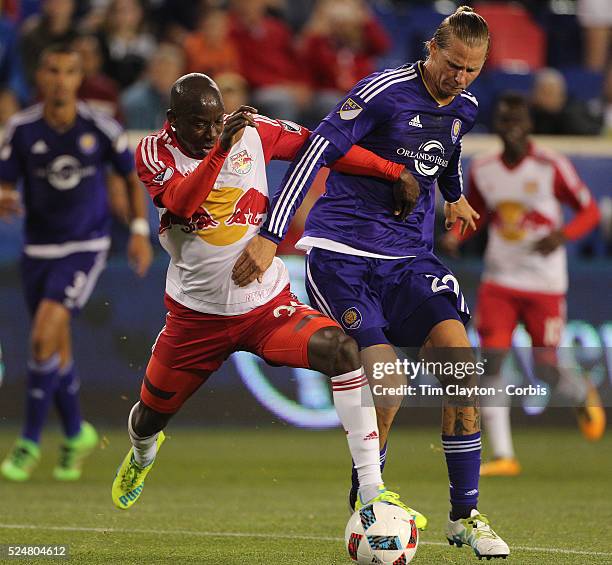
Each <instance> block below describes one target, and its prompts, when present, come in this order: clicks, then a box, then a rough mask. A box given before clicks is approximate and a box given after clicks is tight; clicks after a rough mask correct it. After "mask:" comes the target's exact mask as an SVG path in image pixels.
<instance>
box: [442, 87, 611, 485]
mask: <svg viewBox="0 0 612 565" xmlns="http://www.w3.org/2000/svg"><path fill="white" fill-rule="evenodd" d="M494 125H495V131H496V132H497V133H498V135H499V136H500V138H501V140H502V142H503V149H502V152H501V153H498V154H495V155H491V156H484V157H481V158H476V159H474V161H473V163H472V165H471V167H470V176H469V178H470V181H469V184H470V191H469V198H470V202H471V204H472V206H473V207H474V209H475V210H476V211H478V213H479V214H480V220H479V221H478V223H477V226H478V228H479V229H480V228H482V227H484V226H485V225H488V235H489V239H488V244H487V248H486V252H485V269H484V274H483V277H482V284H481V286H480V290H479V294H478V314H477V329H478V333H479V336H480V342H481V346H482V347H483V348H484V349H485V353H484V355H485V357H486V358H487V371H488V373H489V375H492V376H493V377H491V376H489V377H487V378H488V379H489V380H488V381H487V382H488V384H491V378H492V379H493V381H494V382H493V384H498V385H501V384H502V383H501V382H500V379H501V377H500V376H499V371H500V368H501V362H502V361H503V358H504V356H505V354H506V353H507V351H508V349H509V348H510V346H511V341H512V333H513V331H514V329H515V327H516V325H517V324H518V323H519V322H522V323H523V324H524V325H525V327H526V329H527V332H528V333H529V335H530V336H531V341H532V345H533V347H534V362H535V366H536V375H537V376H538V378H540V379H542V380H544V381H546V382H548V383H551V384H554V385H557V390H558V391H559V392H561V393H562V394H563V395H564V396H566V397H569V400H571V401H572V402H575V403H576V406H577V407H578V408H577V410H576V414H577V417H578V425H579V427H580V430H581V431H582V433H583V435H584V436H585V437H586V438H587V439H588V440H591V441H596V440H598V439H600V438H601V436H602V435H603V433H604V429H605V423H606V418H605V412H604V410H603V409H602V407H601V401H600V398H599V394H598V393H597V390H596V389H595V388H594V387H593V386H592V385H590V384H589V383H588V382H587V381H582V380H580V379H578V380H577V379H576V378H574V377H573V376H572V375H569V374H567V373H566V372H564V371H563V370H561V369H559V367H558V365H557V358H556V348H557V347H558V346H559V342H560V339H561V334H562V332H563V327H564V324H565V315H566V314H565V294H566V292H567V278H568V277H567V258H566V252H565V248H564V245H563V244H564V242H565V241H568V240H576V239H578V238H580V237H583V236H585V235H587V234H588V233H589V232H590V231H591V230H593V228H595V227H596V226H597V223H598V221H599V211H598V209H597V205H596V203H595V201H594V200H593V197H592V196H591V194H590V192H589V190H588V188H587V187H586V186H585V184H584V183H583V182H582V180H581V179H580V177H579V176H578V175H577V173H576V171H575V170H574V167H573V166H572V164H571V163H570V162H569V160H568V159H566V158H565V157H563V156H561V155H558V154H556V153H554V152H553V151H550V150H549V149H544V148H543V147H541V146H540V145H539V144H536V143H534V142H533V141H532V140H530V138H529V134H530V131H531V127H532V124H531V119H530V116H529V106H528V103H527V100H526V99H525V98H524V97H522V96H521V95H520V94H512V93H508V94H506V95H503V96H502V97H501V98H500V99H499V101H498V102H497V105H496V110H495V117H494ZM563 204H565V205H568V206H570V207H571V208H572V209H573V210H574V211H575V216H574V217H573V219H572V220H570V221H569V222H568V223H567V224H565V225H564V223H563V211H562V205H563ZM467 237H468V236H467V235H463V236H462V235H461V234H460V233H459V232H458V231H457V230H453V231H451V232H449V233H448V234H447V235H446V237H445V241H444V245H445V247H446V248H447V250H448V251H450V252H451V253H453V252H455V251H456V250H457V247H458V245H459V244H460V243H461V242H462V241H464V240H465V239H466V238H467ZM491 404H496V405H491V406H483V407H482V413H483V419H484V423H485V425H486V427H487V435H488V437H489V441H490V443H491V447H492V449H493V460H492V461H489V462H487V463H483V465H482V467H481V475H482V476H487V475H489V476H490V475H505V476H512V475H518V474H519V473H520V471H521V467H520V464H519V462H518V461H517V459H516V457H515V454H514V448H513V445H512V436H511V431H510V407H509V405H508V403H507V402H497V403H495V402H491ZM498 404H502V405H498Z"/></svg>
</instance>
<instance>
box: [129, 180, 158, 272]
mask: <svg viewBox="0 0 612 565" xmlns="http://www.w3.org/2000/svg"><path fill="white" fill-rule="evenodd" d="M125 183H126V187H127V192H128V200H129V202H130V210H131V223H130V231H131V236H130V240H129V242H128V249H127V254H128V261H129V263H130V266H131V267H132V269H133V270H134V272H135V273H136V274H137V275H138V276H139V277H144V276H145V275H146V274H147V271H148V270H149V267H150V266H151V261H152V260H153V249H152V247H151V242H150V241H149V235H150V229H149V221H148V220H147V201H146V198H145V194H144V192H143V190H142V187H141V185H140V181H139V180H138V175H137V174H136V171H133V172H132V173H130V174H129V175H128V176H127V177H126V178H125Z"/></svg>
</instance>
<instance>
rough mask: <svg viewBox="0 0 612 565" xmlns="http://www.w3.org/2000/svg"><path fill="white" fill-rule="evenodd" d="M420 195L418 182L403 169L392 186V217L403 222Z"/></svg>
mask: <svg viewBox="0 0 612 565" xmlns="http://www.w3.org/2000/svg"><path fill="white" fill-rule="evenodd" d="M420 195H421V187H420V186H419V182H418V181H417V180H416V179H415V178H414V176H413V175H412V174H411V173H410V171H409V170H408V169H406V168H404V170H403V171H402V172H401V174H400V178H399V180H398V181H397V182H396V183H395V184H394V185H393V202H394V209H393V215H394V216H397V217H398V219H399V220H400V221H402V222H403V221H404V220H405V219H406V218H407V217H408V216H409V215H410V214H411V213H412V211H413V210H414V207H415V206H416V204H417V201H418V200H419V196H420Z"/></svg>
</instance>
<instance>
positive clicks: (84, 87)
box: [73, 35, 122, 121]
mask: <svg viewBox="0 0 612 565" xmlns="http://www.w3.org/2000/svg"><path fill="white" fill-rule="evenodd" d="M73 46H74V48H75V49H76V51H77V52H78V53H79V55H80V56H81V62H82V64H83V82H82V83H81V87H80V88H79V92H78V96H79V98H80V99H81V100H86V101H87V102H88V103H89V104H90V105H91V106H93V107H94V108H96V109H98V110H100V111H102V112H104V113H106V114H108V115H109V116H111V117H113V118H115V119H119V120H120V121H122V120H121V112H120V105H119V87H118V85H117V83H116V82H115V81H114V80H113V79H111V78H110V77H108V76H107V75H105V74H104V73H103V72H102V53H101V51H100V40H99V39H98V38H97V37H96V36H95V35H83V36H81V37H79V38H77V39H75V40H74V42H73Z"/></svg>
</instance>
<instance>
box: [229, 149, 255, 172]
mask: <svg viewBox="0 0 612 565" xmlns="http://www.w3.org/2000/svg"><path fill="white" fill-rule="evenodd" d="M230 163H231V164H232V169H233V171H234V172H235V173H238V174H239V175H246V174H247V173H249V172H250V171H251V168H252V167H253V158H252V157H251V156H250V155H249V154H248V153H247V150H246V149H245V150H244V151H240V153H236V154H235V155H230Z"/></svg>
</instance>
